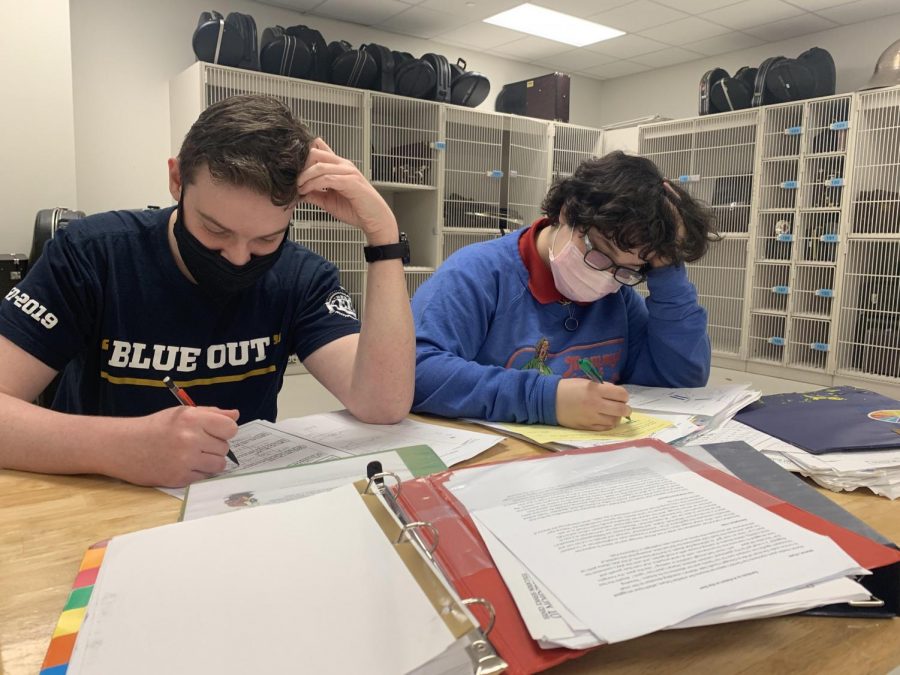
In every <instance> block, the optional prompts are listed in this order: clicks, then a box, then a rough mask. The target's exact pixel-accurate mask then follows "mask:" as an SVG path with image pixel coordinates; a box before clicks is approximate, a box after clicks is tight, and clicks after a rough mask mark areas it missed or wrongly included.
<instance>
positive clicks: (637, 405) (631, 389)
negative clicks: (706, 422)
mask: <svg viewBox="0 0 900 675" xmlns="http://www.w3.org/2000/svg"><path fill="white" fill-rule="evenodd" d="M749 386H750V385H749V384H731V385H724V386H720V387H692V388H665V387H644V386H639V385H634V384H627V385H625V389H627V390H628V396H629V398H628V405H630V406H631V408H632V409H633V410H644V411H653V412H668V413H680V414H685V415H703V416H705V417H715V416H716V415H718V414H719V413H721V412H724V411H726V410H728V409H729V408H735V410H734V412H732V415H733V414H734V413H736V412H737V411H738V410H740V409H741V408H743V407H744V406H746V405H748V404H750V403H752V402H753V401H755V400H756V399H758V398H759V397H760V396H761V394H760V392H758V391H752V390H749V389H748V387H749Z"/></svg>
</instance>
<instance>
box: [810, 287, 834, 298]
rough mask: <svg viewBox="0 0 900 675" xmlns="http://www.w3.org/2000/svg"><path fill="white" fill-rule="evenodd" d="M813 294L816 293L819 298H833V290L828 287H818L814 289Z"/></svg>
mask: <svg viewBox="0 0 900 675" xmlns="http://www.w3.org/2000/svg"><path fill="white" fill-rule="evenodd" d="M813 295H817V296H819V297H820V298H833V297H834V291H833V290H831V289H830V288H818V289H816V290H815V291H814V293H813Z"/></svg>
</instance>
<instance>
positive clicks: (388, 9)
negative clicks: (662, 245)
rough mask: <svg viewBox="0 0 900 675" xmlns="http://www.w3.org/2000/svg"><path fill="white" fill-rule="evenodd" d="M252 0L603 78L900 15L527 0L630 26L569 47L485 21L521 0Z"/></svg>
mask: <svg viewBox="0 0 900 675" xmlns="http://www.w3.org/2000/svg"><path fill="white" fill-rule="evenodd" d="M258 1H259V2H263V3H265V4H268V5H276V6H279V7H287V8H289V9H294V10H297V11H299V12H302V13H304V14H311V15H314V16H322V17H327V18H329V19H336V20H339V21H347V22H350V23H357V24H361V25H364V26H372V27H374V28H378V29H379V30H384V31H389V32H392V33H398V34H400V35H408V36H412V37H417V38H424V39H429V40H430V39H435V40H436V41H438V42H443V43H446V44H451V45H459V46H462V47H466V48H468V49H478V50H480V51H484V52H487V53H489V54H494V55H496V56H500V57H503V58H507V59H513V60H516V61H523V62H525V63H531V64H534V65H536V66H541V67H543V68H549V69H551V70H561V71H565V72H567V73H570V74H575V73H577V74H581V75H585V76H587V77H592V78H595V79H599V80H604V79H610V78H614V77H621V76H623V75H632V74H634V73H640V72H642V71H645V70H650V69H652V68H659V67H662V66H669V65H674V64H676V63H684V62H686V61H693V60H695V59H700V58H703V57H705V56H715V55H717V54H724V53H726V52H732V51H737V50H740V49H746V48H748V47H754V46H757V45H761V44H764V43H767V42H778V41H780V40H786V39H789V38H793V37H799V36H801V35H806V34H807V33H815V32H818V31H822V30H827V29H829V28H834V27H836V26H841V25H847V24H852V23H858V22H860V21H867V20H869V19H877V18H879V17H882V16H887V15H889V14H897V13H900V0H532V2H533V3H534V4H540V5H544V6H546V7H549V8H551V9H555V10H557V11H560V12H566V13H567V14H572V15H574V16H577V17H581V18H584V19H590V20H592V21H596V22H597V23H601V24H604V25H607V26H611V27H613V28H618V29H619V30H623V31H625V32H626V33H627V35H623V36H621V37H617V38H613V39H611V40H606V41H604V42H598V43H595V44H593V45H588V46H587V47H580V48H573V47H571V46H570V45H566V44H563V43H561V42H555V41H553V40H545V39H543V38H538V37H532V36H528V35H525V34H524V33H519V32H517V31H514V30H510V29H508V28H500V27H499V26H493V25H490V24H486V23H482V22H481V20H482V19H484V18H486V17H489V16H492V15H494V14H497V13H498V12H502V11H504V10H507V9H510V8H511V7H515V6H516V5H519V4H521V2H524V1H525V0H258ZM786 56H796V54H787V55H786ZM451 60H452V59H451Z"/></svg>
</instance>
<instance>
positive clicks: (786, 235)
mask: <svg viewBox="0 0 900 675" xmlns="http://www.w3.org/2000/svg"><path fill="white" fill-rule="evenodd" d="M775 239H776V240H777V241H794V235H792V234H790V233H789V232H782V233H781V234H779V235H778V236H777V237H775Z"/></svg>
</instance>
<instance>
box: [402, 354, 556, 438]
mask: <svg viewBox="0 0 900 675" xmlns="http://www.w3.org/2000/svg"><path fill="white" fill-rule="evenodd" d="M421 342H422V341H421V340H420V346H419V349H418V354H417V359H416V398H415V402H414V408H413V410H415V412H424V413H431V414H434V415H441V416H442V417H475V418H477V419H486V420H491V421H495V422H522V423H528V424H556V423H557V419H556V389H557V385H558V384H559V381H560V379H561V378H560V377H559V376H558V375H542V374H540V373H539V372H538V371H537V370H518V369H514V368H504V367H502V366H488V365H482V364H480V363H476V362H474V361H467V360H465V359H463V358H460V357H458V356H456V355H454V354H452V353H450V352H448V351H443V350H441V349H439V348H432V347H429V346H425V345H422V344H421Z"/></svg>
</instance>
